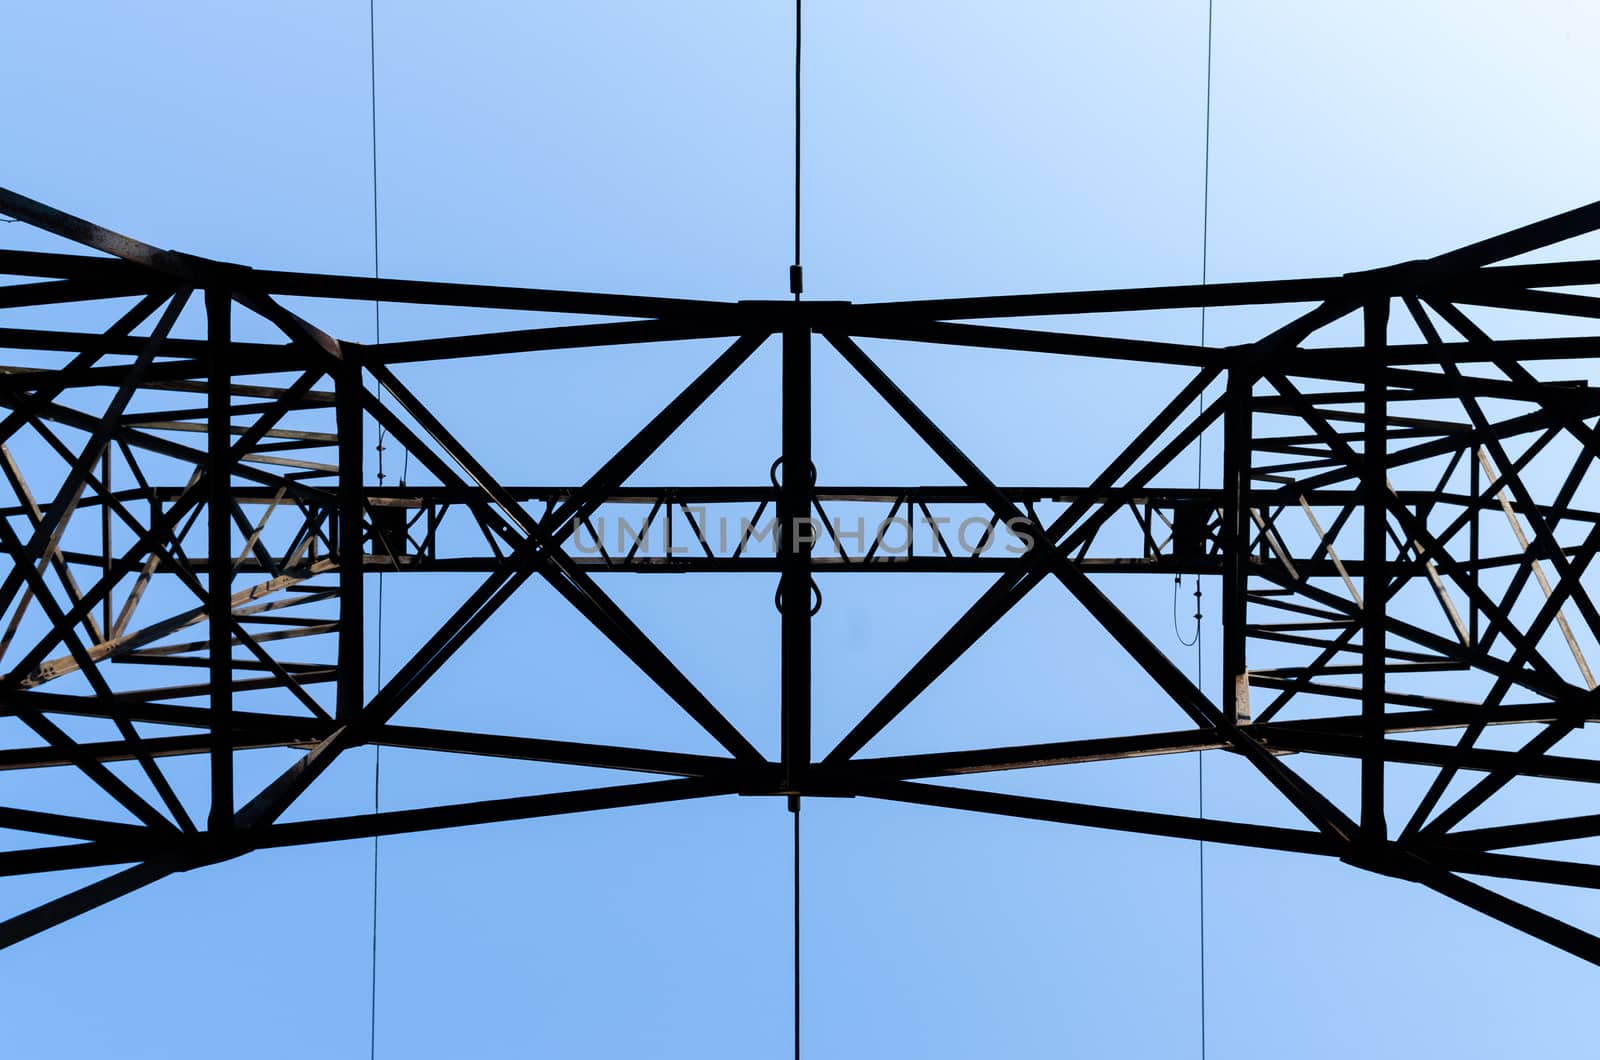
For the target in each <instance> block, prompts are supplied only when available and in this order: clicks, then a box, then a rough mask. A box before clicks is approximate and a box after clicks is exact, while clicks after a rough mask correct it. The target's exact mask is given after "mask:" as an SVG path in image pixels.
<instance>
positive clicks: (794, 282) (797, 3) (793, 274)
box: [772, 0, 821, 1060]
mask: <svg viewBox="0 0 1600 1060" xmlns="http://www.w3.org/2000/svg"><path fill="white" fill-rule="evenodd" d="M801 3H802V0H794V264H793V265H791V266H790V267H789V290H790V292H791V293H793V295H794V300H795V301H796V302H798V301H800V292H801V290H802V289H803V288H804V286H805V284H804V282H803V280H802V274H801V270H800V37H801V34H800V30H801ZM777 468H778V465H777V464H776V463H774V464H773V466H772V482H773V485H774V486H776V485H777V484H778V480H777ZM816 475H817V470H816V468H815V467H813V468H812V469H811V477H812V481H813V482H815V481H816ZM811 586H812V590H813V591H814V592H817V597H818V599H817V607H820V606H821V593H820V590H817V588H816V581H815V579H813V580H812V582H811ZM811 613H812V614H816V610H815V608H814V609H813V610H812V612H811ZM789 816H790V817H792V818H794V1060H800V797H799V796H798V795H791V796H790V797H789Z"/></svg>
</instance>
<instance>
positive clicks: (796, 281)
mask: <svg viewBox="0 0 1600 1060" xmlns="http://www.w3.org/2000/svg"><path fill="white" fill-rule="evenodd" d="M800 4H801V0H794V264H793V265H791V266H789V292H790V293H791V294H793V295H794V300H795V301H796V302H798V301H800V292H801V291H802V290H804V288H805V283H804V281H803V279H802V274H801V271H800Z"/></svg>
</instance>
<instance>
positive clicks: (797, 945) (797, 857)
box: [789, 799, 800, 1060]
mask: <svg viewBox="0 0 1600 1060" xmlns="http://www.w3.org/2000/svg"><path fill="white" fill-rule="evenodd" d="M793 811H794V812H793V813H791V814H790V815H789V816H791V817H793V818H794V1060H800V800H799V799H795V800H794V806H793Z"/></svg>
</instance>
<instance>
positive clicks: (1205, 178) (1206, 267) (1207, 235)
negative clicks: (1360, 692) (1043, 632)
mask: <svg viewBox="0 0 1600 1060" xmlns="http://www.w3.org/2000/svg"><path fill="white" fill-rule="evenodd" d="M1214 6H1215V5H1214V0H1206V130H1205V156H1204V162H1203V164H1202V167H1201V178H1200V286H1201V287H1204V286H1205V285H1206V283H1207V282H1208V281H1209V280H1210V268H1211V28H1212V21H1213V11H1214ZM1205 344H1206V307H1205V306H1204V305H1202V306H1201V307H1200V345H1201V346H1202V347H1204V346H1205ZM1205 404H1206V396H1205V394H1204V393H1202V394H1201V395H1200V408H1201V409H1202V410H1203V409H1204V408H1205ZM1205 459H1206V436H1205V432H1204V431H1201V432H1200V438H1199V442H1198V448H1197V450H1196V454H1195V485H1196V486H1197V487H1199V486H1203V484H1204V476H1205ZM1200 603H1201V596H1200V575H1198V574H1196V575H1195V576H1194V681H1195V685H1196V687H1199V688H1204V687H1205V649H1204V644H1203V636H1202V626H1201V619H1200V616H1201V607H1200ZM1195 803H1196V811H1195V813H1196V816H1197V817H1199V818H1200V819H1201V820H1204V819H1205V816H1206V753H1205V752H1204V751H1201V752H1199V753H1198V754H1196V755H1195ZM1198 849H1199V855H1198V859H1197V860H1198V866H1197V869H1198V875H1199V906H1200V909H1199V913H1200V923H1199V935H1200V937H1199V948H1200V954H1199V958H1200V1060H1206V844H1205V840H1204V839H1202V840H1201V841H1200V843H1199V848H1198Z"/></svg>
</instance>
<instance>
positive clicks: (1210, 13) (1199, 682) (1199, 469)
mask: <svg viewBox="0 0 1600 1060" xmlns="http://www.w3.org/2000/svg"><path fill="white" fill-rule="evenodd" d="M1214 16H1215V0H1206V130H1205V155H1204V162H1203V164H1202V167H1201V178H1200V286H1201V287H1202V288H1203V287H1205V285H1206V283H1207V282H1208V281H1209V280H1210V268H1211V51H1212V49H1211V41H1212V24H1213V21H1214ZM1205 344H1206V307H1205V306H1204V305H1202V306H1201V307H1200V345H1201V346H1202V347H1204V346H1205ZM1205 407H1206V395H1205V392H1204V391H1202V392H1201V394H1200V409H1201V412H1202V414H1203V411H1204V409H1205ZM1205 460H1206V435H1205V432H1204V431H1201V432H1200V437H1199V439H1198V443H1197V446H1196V450H1195V485H1196V487H1199V486H1201V485H1203V483H1204V477H1205ZM1172 601H1173V616H1174V620H1176V616H1177V601H1178V588H1177V583H1176V582H1174V584H1173V589H1172ZM1203 603H1204V598H1203V597H1202V595H1201V588H1200V575H1198V574H1196V575H1195V577H1194V641H1193V643H1194V680H1195V685H1196V686H1197V687H1200V688H1204V687H1205V647H1204V645H1203V644H1202V643H1201V641H1202V639H1203V627H1202V626H1201V618H1202V615H1203V614H1204V607H1203ZM1179 639H1182V638H1181V635H1180V638H1179ZM1194 760H1195V816H1197V817H1198V818H1199V819H1201V820H1205V816H1206V753H1205V752H1204V751H1199V752H1197V753H1196V754H1195V756H1194ZM1196 860H1197V865H1196V869H1197V875H1198V877H1199V886H1198V903H1199V925H1198V926H1199V951H1200V952H1199V960H1200V1060H1206V1038H1207V1035H1206V1007H1207V1006H1206V1000H1207V999H1206V844H1205V840H1204V839H1202V840H1201V841H1200V842H1199V844H1198V856H1197V859H1196Z"/></svg>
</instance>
